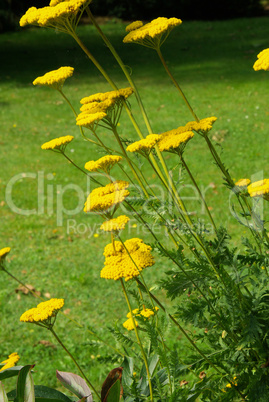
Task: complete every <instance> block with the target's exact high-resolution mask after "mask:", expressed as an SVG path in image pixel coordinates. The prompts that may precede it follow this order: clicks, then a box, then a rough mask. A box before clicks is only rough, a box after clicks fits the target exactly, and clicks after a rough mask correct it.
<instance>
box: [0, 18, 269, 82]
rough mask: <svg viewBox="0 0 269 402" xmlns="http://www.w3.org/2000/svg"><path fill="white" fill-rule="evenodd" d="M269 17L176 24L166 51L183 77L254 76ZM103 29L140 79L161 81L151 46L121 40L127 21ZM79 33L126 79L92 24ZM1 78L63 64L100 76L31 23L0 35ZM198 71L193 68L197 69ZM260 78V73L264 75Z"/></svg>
mask: <svg viewBox="0 0 269 402" xmlns="http://www.w3.org/2000/svg"><path fill="white" fill-rule="evenodd" d="M268 21H269V18H268V17H261V18H253V19H246V18H244V19H237V20H229V21H212V22H210V21H199V22H195V21H193V22H191V21H187V22H184V23H183V24H182V26H181V27H178V28H177V29H175V30H174V31H173V32H172V33H171V34H170V37H169V38H168V40H167V42H166V44H165V45H164V46H163V48H162V50H163V54H164V57H165V59H166V60H167V62H168V63H169V65H170V67H171V69H172V71H173V72H174V73H175V74H176V75H177V77H180V79H184V81H187V82H188V81H189V82H193V83H195V82H198V81H201V80H203V81H204V82H206V81H209V80H210V81H211V82H212V80H213V81H217V80H219V79H223V78H225V77H227V78H228V79H229V80H230V81H238V82H243V81H244V80H246V79H247V80H251V79H253V80H256V79H257V75H255V74H254V72H253V70H252V65H253V63H254V62H255V60H256V55H257V54H258V53H259V52H260V51H261V50H262V49H264V48H266V47H268V40H267V39H266V38H268V35H269V24H268ZM102 28H103V30H104V32H105V33H106V35H107V36H108V37H109V38H110V40H111V42H112V43H113V45H114V46H115V48H116V49H117V50H118V52H119V54H120V55H121V57H122V59H123V61H124V62H125V63H126V65H129V66H131V70H132V72H133V74H134V76H135V77H139V78H135V80H136V79H141V80H143V79H147V80H148V79H149V80H152V81H158V82H160V80H161V79H162V77H164V73H163V69H162V67H161V65H160V63H159V61H158V58H157V55H156V53H155V52H154V51H153V50H150V49H147V48H144V47H143V46H139V45H134V44H129V45H125V44H123V43H122V38H123V37H124V35H125V31H124V28H125V25H124V24H122V23H111V22H110V23H108V24H105V25H103V27H102ZM78 34H79V36H80V38H81V39H82V41H83V42H84V43H85V44H86V46H87V47H88V48H89V49H90V51H91V52H92V53H93V55H94V56H95V58H96V59H97V60H98V61H99V62H100V63H101V64H102V65H103V66H104V68H105V69H106V70H107V71H108V72H109V73H110V74H111V76H112V77H113V79H114V80H122V74H121V72H120V71H119V69H118V66H117V64H116V62H115V60H114V59H113V57H112V56H111V55H110V52H109V51H108V50H107V49H106V47H105V45H104V44H103V42H102V40H101V39H100V38H99V37H98V35H97V33H96V32H95V31H94V28H93V27H92V26H80V27H79V29H78ZM0 54H1V55H2V56H1V58H2V60H4V62H3V63H2V65H1V75H0V80H1V81H2V82H3V81H4V82H8V81H9V80H12V81H13V82H16V84H17V85H19V86H20V85H22V86H24V85H28V84H31V82H32V81H33V79H35V78H36V77H37V76H38V75H43V74H44V73H45V72H47V71H50V70H53V69H56V68H59V67H60V66H63V65H70V66H73V67H75V69H76V71H77V74H79V77H83V79H89V80H94V81H95V80H96V79H97V77H99V76H100V73H99V72H98V71H97V69H96V68H95V66H94V65H93V64H92V63H91V62H89V60H88V59H87V57H86V56H85V55H84V54H83V53H82V51H81V49H80V48H79V46H78V45H77V44H76V43H75V42H74V40H73V39H72V38H71V37H69V36H68V35H65V34H57V33H55V32H53V31H51V30H47V29H39V28H33V27H30V28H27V29H23V30H20V31H17V32H15V33H8V34H2V35H0ZM194 72H195V73H194ZM260 77H261V75H260Z"/></svg>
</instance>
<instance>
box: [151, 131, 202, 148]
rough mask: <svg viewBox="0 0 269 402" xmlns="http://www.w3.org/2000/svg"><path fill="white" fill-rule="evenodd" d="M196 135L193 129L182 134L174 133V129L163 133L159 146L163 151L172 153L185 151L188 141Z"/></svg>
mask: <svg viewBox="0 0 269 402" xmlns="http://www.w3.org/2000/svg"><path fill="white" fill-rule="evenodd" d="M193 136H194V134H193V132H192V131H185V132H183V133H181V134H174V130H171V131H170V132H169V131H167V132H166V133H163V134H161V139H160V141H159V142H158V147H159V150H160V151H161V152H164V151H167V152H172V153H174V152H175V153H178V152H180V153H181V152H183V150H184V148H185V146H186V144H187V142H188V141H189V140H190V139H191V138H192V137H193Z"/></svg>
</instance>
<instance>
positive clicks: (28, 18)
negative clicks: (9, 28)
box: [20, 0, 91, 33]
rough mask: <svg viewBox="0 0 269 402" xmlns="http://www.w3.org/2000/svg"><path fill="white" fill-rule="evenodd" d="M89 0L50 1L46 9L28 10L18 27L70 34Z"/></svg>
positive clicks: (32, 8) (34, 8) (33, 8)
mask: <svg viewBox="0 0 269 402" xmlns="http://www.w3.org/2000/svg"><path fill="white" fill-rule="evenodd" d="M90 3H91V0H65V1H57V0H52V1H51V2H50V5H49V6H48V7H43V8H36V7H31V8H29V9H28V10H27V11H26V13H25V14H24V15H23V16H22V17H21V19H20V26H21V27H24V26H26V25H37V26H41V27H47V28H57V29H58V30H59V31H61V32H66V33H70V26H71V27H72V28H71V30H74V29H75V28H76V27H77V24H78V22H79V20H80V18H81V16H82V14H83V11H84V10H85V8H86V7H87V6H88V5H89V4H90Z"/></svg>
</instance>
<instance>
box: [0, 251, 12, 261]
mask: <svg viewBox="0 0 269 402" xmlns="http://www.w3.org/2000/svg"><path fill="white" fill-rule="evenodd" d="M10 250H11V248H10V247H4V248H2V249H1V250H0V262H1V261H3V260H4V259H5V258H6V256H7V255H8V253H9V252H10Z"/></svg>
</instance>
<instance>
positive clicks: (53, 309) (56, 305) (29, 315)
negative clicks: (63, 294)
mask: <svg viewBox="0 0 269 402" xmlns="http://www.w3.org/2000/svg"><path fill="white" fill-rule="evenodd" d="M63 305H64V299H50V300H48V301H45V302H42V303H39V304H38V305H37V307H34V308H31V309H30V310H27V311H26V312H25V313H23V314H22V315H21V318H20V321H23V322H30V323H33V324H39V325H41V324H43V325H44V326H45V327H52V326H53V324H54V322H55V319H56V316H57V314H58V312H59V310H60V309H61V308H62V307H63ZM52 319H54V321H52Z"/></svg>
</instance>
